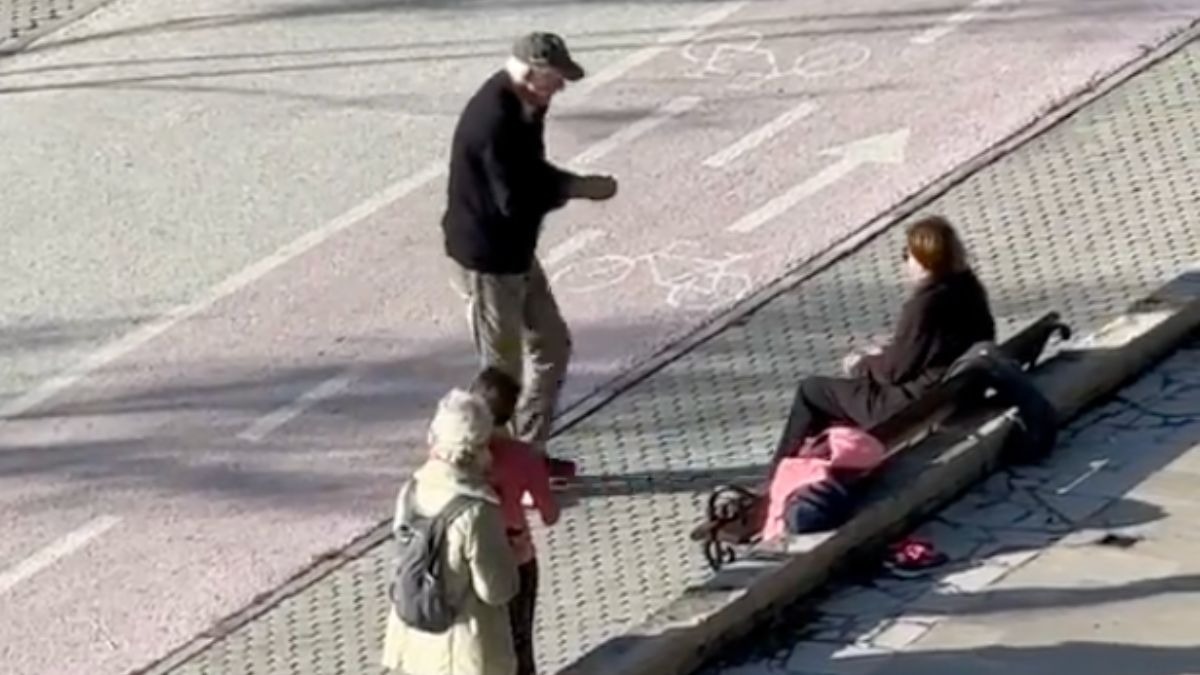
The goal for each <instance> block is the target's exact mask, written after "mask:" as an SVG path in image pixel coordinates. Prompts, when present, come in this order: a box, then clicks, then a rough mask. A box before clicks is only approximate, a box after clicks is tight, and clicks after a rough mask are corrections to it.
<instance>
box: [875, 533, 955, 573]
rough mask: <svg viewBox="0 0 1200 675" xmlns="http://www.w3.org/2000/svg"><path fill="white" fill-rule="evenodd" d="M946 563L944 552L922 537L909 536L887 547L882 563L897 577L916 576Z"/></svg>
mask: <svg viewBox="0 0 1200 675" xmlns="http://www.w3.org/2000/svg"><path fill="white" fill-rule="evenodd" d="M945 563H946V554H945V553H942V552H941V551H939V550H937V549H935V548H934V547H933V544H932V543H930V542H928V541H925V540H923V539H916V538H913V537H909V538H907V539H903V540H901V541H899V542H897V543H895V544H892V546H891V548H890V549H888V556H887V559H886V560H884V562H883V565H884V567H886V568H887V569H888V571H889V572H891V573H892V574H893V575H895V576H898V577H917V576H921V575H923V574H925V573H926V572H928V571H929V570H931V569H933V568H935V567H938V566H941V565H943V564H945Z"/></svg>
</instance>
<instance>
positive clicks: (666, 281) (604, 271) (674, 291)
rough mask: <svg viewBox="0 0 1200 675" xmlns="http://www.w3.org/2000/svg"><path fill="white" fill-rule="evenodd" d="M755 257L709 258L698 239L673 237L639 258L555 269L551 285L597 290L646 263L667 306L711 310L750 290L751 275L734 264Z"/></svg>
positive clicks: (585, 262) (607, 258)
mask: <svg viewBox="0 0 1200 675" xmlns="http://www.w3.org/2000/svg"><path fill="white" fill-rule="evenodd" d="M755 255H758V252H754V253H735V254H729V255H726V256H724V257H722V258H707V257H703V256H702V255H701V254H700V244H699V243H697V242H694V241H677V242H674V243H672V244H670V245H668V246H667V247H665V248H663V249H660V250H658V251H654V252H651V253H646V254H643V255H638V256H625V255H619V254H607V255H602V256H597V257H595V258H587V259H584V260H581V261H579V262H577V263H573V264H571V265H568V266H566V267H564V268H562V269H561V270H559V271H558V272H557V273H556V274H555V275H554V285H555V287H556V288H561V289H563V290H564V291H569V292H574V293H590V292H594V291H599V290H602V289H605V288H609V287H612V286H615V285H616V284H619V283H621V282H622V281H624V280H626V279H628V278H629V276H630V275H631V274H633V272H634V270H635V269H637V267H638V265H639V264H644V266H645V267H646V268H647V269H648V270H649V272H650V278H651V279H652V280H653V281H654V284H655V285H656V286H659V287H660V288H665V289H666V290H667V304H668V305H670V306H671V307H675V308H678V309H689V310H709V309H713V308H715V307H718V306H720V305H721V304H722V303H725V302H729V301H732V300H737V299H738V298H740V297H742V296H744V295H745V294H746V293H748V292H749V291H750V288H751V286H752V284H753V282H752V280H751V279H750V276H749V275H748V274H745V273H742V272H736V271H733V269H732V268H733V266H734V265H736V264H737V263H739V262H741V261H743V260H747V259H749V258H752V257H754V256H755Z"/></svg>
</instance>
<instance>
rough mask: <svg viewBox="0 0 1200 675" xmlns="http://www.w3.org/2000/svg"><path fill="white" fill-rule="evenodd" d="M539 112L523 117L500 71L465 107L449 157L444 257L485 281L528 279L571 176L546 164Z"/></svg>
mask: <svg viewBox="0 0 1200 675" xmlns="http://www.w3.org/2000/svg"><path fill="white" fill-rule="evenodd" d="M544 118H545V110H544V109H543V110H536V111H533V112H526V110H525V106H524V104H523V103H522V101H521V99H520V98H519V97H518V96H517V93H516V91H515V90H514V88H513V84H512V78H511V77H510V76H509V75H508V73H507V72H505V71H500V72H497V73H496V74H495V75H493V76H492V77H491V78H489V79H488V80H487V82H485V83H484V84H483V86H482V87H480V88H479V91H477V92H475V95H474V96H472V97H471V100H470V101H468V102H467V106H466V108H465V109H464V110H463V112H462V116H461V117H460V118H459V120H458V126H457V128H455V130H454V140H453V142H452V145H451V150H450V179H449V186H448V194H447V197H448V199H447V205H446V213H445V215H444V216H443V218H442V230H443V232H444V234H445V239H446V253H447V255H449V256H450V257H451V258H453V259H454V260H455V261H456V262H458V264H460V265H462V266H463V267H465V268H467V269H470V270H474V271H477V272H484V273H487V274H523V273H525V272H528V271H529V268H530V265H531V263H532V262H533V256H534V252H535V250H536V249H537V240H538V233H539V231H540V229H541V225H542V219H543V218H544V217H545V216H546V214H547V213H549V212H551V211H553V210H554V209H557V208H559V207H561V206H562V205H563V204H565V203H566V201H567V185H568V182H569V180H570V179H571V174H568V173H567V172H565V171H562V170H560V169H558V168H556V167H554V166H553V165H551V164H550V163H549V162H547V161H546V147H545V142H544V140H543V134H544V130H545V124H544Z"/></svg>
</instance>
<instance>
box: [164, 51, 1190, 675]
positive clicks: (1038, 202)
mask: <svg viewBox="0 0 1200 675" xmlns="http://www.w3.org/2000/svg"><path fill="white" fill-rule="evenodd" d="M1182 38H1183V39H1186V40H1190V41H1187V42H1186V46H1182V47H1181V45H1184V44H1185V42H1184V41H1180V42H1175V43H1173V44H1174V45H1175V50H1164V51H1163V52H1159V53H1155V54H1154V55H1153V59H1154V60H1153V62H1152V65H1147V64H1145V63H1143V64H1141V69H1140V70H1139V71H1138V72H1137V74H1136V75H1134V76H1133V77H1132V78H1130V79H1128V80H1126V81H1124V82H1123V83H1122V84H1119V85H1117V86H1115V87H1109V88H1106V89H1104V90H1103V91H1104V92H1105V93H1103V94H1102V95H1100V96H1099V97H1098V98H1096V99H1094V100H1092V101H1091V102H1090V103H1088V104H1087V105H1085V106H1083V107H1082V108H1081V109H1079V110H1078V111H1076V112H1075V113H1074V114H1073V115H1071V116H1070V117H1069V118H1068V119H1066V120H1065V121H1063V122H1062V123H1060V124H1058V125H1056V126H1054V127H1052V128H1049V129H1048V130H1046V131H1045V133H1042V134H1040V135H1037V136H1035V137H1034V138H1032V139H1029V140H1028V141H1027V142H1025V143H1023V144H1021V145H1019V146H1018V147H1016V148H1015V149H1013V150H1012V151H1011V152H1008V153H1006V154H1004V155H1003V156H1002V157H1001V158H999V159H997V160H996V161H994V162H992V163H990V164H988V165H987V166H985V167H983V168H981V169H978V170H975V171H971V172H968V173H969V175H965V176H962V177H960V179H959V180H958V181H956V182H955V184H954V185H953V187H951V188H950V189H948V190H946V191H945V192H943V193H941V194H940V195H937V196H936V198H935V199H934V200H933V201H932V202H930V203H929V204H927V205H926V206H925V207H924V208H923V209H922V210H921V211H922V212H935V213H944V214H947V216H948V217H950V218H951V219H952V220H953V221H954V222H956V223H957V224H958V226H959V228H960V229H961V231H962V233H963V235H964V237H965V239H966V241H967V244H968V246H969V248H970V251H971V254H972V257H973V262H974V267H975V269H976V271H977V273H978V274H979V275H980V278H981V279H983V280H984V283H985V285H986V286H987V288H988V291H989V295H990V297H991V303H992V307H993V311H994V313H995V314H996V317H997V321H998V324H999V325H998V328H999V332H1000V336H1001V338H1002V339H1003V338H1005V337H1007V336H1008V335H1011V334H1012V332H1014V331H1016V330H1018V329H1020V328H1021V327H1022V326H1024V325H1026V324H1027V323H1028V322H1030V321H1032V320H1034V319H1036V318H1038V317H1040V316H1041V315H1043V314H1044V313H1045V312H1046V311H1048V310H1056V311H1058V312H1060V313H1061V314H1062V316H1063V317H1064V318H1065V320H1066V321H1067V322H1068V323H1069V324H1070V325H1071V326H1072V327H1073V328H1074V329H1075V331H1076V334H1077V335H1078V336H1080V337H1085V336H1087V335H1088V334H1089V333H1090V332H1091V331H1093V330H1095V329H1097V328H1099V327H1100V326H1102V325H1104V324H1106V323H1108V322H1109V321H1110V320H1111V318H1112V317H1113V316H1114V315H1116V314H1119V313H1122V312H1124V311H1125V309H1126V307H1127V306H1128V304H1129V302H1130V301H1131V300H1132V299H1134V298H1139V297H1142V296H1144V295H1145V294H1147V293H1149V292H1150V291H1152V290H1153V289H1155V288H1157V287H1159V286H1160V285H1161V284H1162V283H1164V282H1165V281H1166V280H1168V279H1172V278H1175V277H1176V276H1177V275H1179V274H1181V273H1183V272H1185V271H1187V270H1191V269H1194V267H1195V264H1196V261H1197V260H1200V237H1197V236H1196V232H1197V229H1196V214H1197V213H1200V193H1198V192H1197V191H1196V189H1195V185H1194V169H1193V168H1192V164H1193V163H1194V157H1195V156H1196V154H1197V153H1198V152H1200V148H1197V145H1196V143H1197V142H1198V140H1200V126H1198V125H1200V114H1197V113H1196V101H1197V92H1200V79H1198V77H1197V74H1198V73H1200V65H1198V64H1200V43H1197V42H1196V41H1195V32H1194V31H1193V32H1190V33H1189V34H1188V35H1186V36H1182ZM904 225H905V221H901V222H899V223H895V224H894V225H893V226H892V227H889V228H888V229H887V230H886V231H884V232H882V233H881V234H879V235H878V236H876V237H874V238H873V239H872V240H870V241H868V242H867V243H865V244H864V245H862V246H861V247H858V248H857V249H855V250H853V251H852V252H851V253H850V254H849V255H844V256H842V257H840V258H838V259H836V260H834V261H833V262H831V263H830V264H828V265H824V266H821V267H819V270H818V271H815V272H814V273H812V274H811V275H807V276H800V277H797V280H796V281H794V282H793V283H792V284H790V285H788V286H787V287H786V289H785V290H782V291H781V292H779V293H778V294H776V295H774V296H773V297H772V298H770V299H769V301H766V302H765V304H762V305H761V306H758V307H756V308H754V311H751V312H749V313H745V312H742V313H739V314H738V315H736V316H735V317H734V318H733V320H731V321H728V322H726V323H725V324H723V327H722V328H720V329H719V330H716V331H715V332H714V334H713V335H712V336H711V337H710V339H708V340H705V341H703V342H702V343H700V344H699V345H697V346H695V348H693V349H690V350H688V351H686V352H684V353H681V354H678V355H676V356H675V358H673V359H672V360H670V362H669V363H666V364H665V365H663V366H662V368H661V369H659V370H657V371H656V372H654V373H653V374H651V375H650V376H648V377H646V378H645V379H643V380H641V381H639V382H637V383H635V384H634V385H632V386H630V387H629V388H627V389H625V390H624V391H622V392H621V393H620V395H619V396H617V397H616V398H614V399H613V400H611V401H610V402H609V403H607V404H606V405H604V406H603V407H601V408H600V409H598V410H596V411H594V412H593V413H592V414H590V415H588V416H586V417H584V418H583V419H581V420H579V421H578V423H577V424H574V425H573V426H570V427H569V428H567V429H566V430H565V431H564V432H563V433H562V434H560V435H559V436H557V437H556V438H555V439H554V440H553V443H552V448H553V449H554V450H555V451H556V452H559V453H562V454H564V455H566V456H570V457H572V458H575V459H577V460H578V461H579V462H580V464H581V466H582V468H583V471H584V473H585V476H584V477H583V478H581V479H580V480H579V481H577V484H576V485H575V486H574V487H573V488H572V489H571V490H570V491H569V492H568V493H566V494H565V495H564V499H565V501H566V508H565V509H564V513H563V518H562V520H561V521H560V522H559V523H558V524H557V525H556V526H555V527H553V528H548V529H547V528H538V529H536V530H535V537H536V539H537V542H538V548H539V552H540V553H539V556H540V561H541V562H540V569H541V580H540V593H539V604H538V613H537V624H538V625H537V635H536V638H537V654H538V658H539V665H540V667H541V669H542V672H559V670H560V669H561V668H562V667H564V666H566V665H568V664H570V663H571V662H572V661H573V660H575V659H576V658H578V657H579V656H580V655H581V654H584V653H586V652H587V651H588V650H590V649H592V648H594V647H596V646H597V645H600V644H601V643H604V642H606V641H608V640H618V641H619V640H620V639H621V638H622V633H623V632H625V630H626V629H627V628H628V627H629V626H630V625H631V624H637V623H638V622H639V621H640V620H641V619H643V618H644V617H646V616H647V615H648V614H649V613H651V612H654V611H655V610H658V609H660V608H662V607H663V606H664V605H666V604H667V603H669V602H670V601H672V600H674V599H676V598H677V597H678V596H679V594H680V593H682V592H683V591H684V589H686V588H687V587H688V586H689V585H691V584H696V583H699V582H701V581H703V580H704V579H706V578H707V577H708V575H709V574H710V572H709V571H708V569H707V567H706V565H705V563H704V561H703V558H702V556H701V554H700V548H699V547H698V546H697V545H696V544H695V543H694V542H691V541H689V539H688V536H687V535H688V532H689V531H690V530H691V528H692V527H693V526H694V525H695V523H696V522H697V519H698V518H699V517H700V514H701V513H702V512H703V508H704V503H705V500H706V498H707V496H708V491H709V490H711V488H712V487H714V486H715V485H717V484H720V483H723V482H728V481H731V480H733V481H743V480H747V478H746V477H747V476H750V478H749V480H755V479H756V478H757V477H758V476H760V475H761V472H762V471H763V470H764V467H763V464H764V463H765V461H766V457H767V455H768V454H769V450H770V448H771V447H773V445H772V444H773V441H774V438H775V435H776V434H777V433H778V427H779V423H780V420H782V419H783V418H784V415H785V414H786V412H787V409H788V406H789V404H790V399H791V395H792V392H793V390H794V387H795V383H796V380H797V379H798V378H799V377H801V376H803V375H806V374H811V373H814V372H816V373H831V372H836V369H837V367H838V363H839V360H840V358H841V357H842V356H843V355H844V354H845V353H846V352H847V351H849V350H851V349H854V348H858V347H861V346H862V345H863V344H870V343H877V342H878V341H879V340H882V339H886V337H887V331H888V330H889V328H890V326H891V325H892V324H893V323H894V321H895V316H896V313H897V309H898V305H899V302H900V298H901V297H903V294H904V293H905V289H904V286H903V281H902V279H903V275H902V274H901V265H902V263H901V260H900V258H899V256H898V255H897V252H898V250H899V248H900V245H901V242H902V239H903V232H904ZM812 271H813V270H810V272H812ZM1058 348H1059V345H1054V347H1053V349H1058ZM306 423H307V418H306V419H305V420H299V421H298V422H297V424H299V425H301V427H304V425H305V424H306ZM309 428H311V427H309ZM1025 501H1028V499H1025ZM384 532H385V533H386V529H384ZM392 564H393V552H392V550H391V548H390V546H389V545H388V541H387V540H386V539H384V538H374V539H370V540H368V541H364V542H360V543H358V544H356V545H355V546H354V547H352V549H351V550H349V551H347V552H346V553H344V554H343V555H340V556H339V557H337V558H336V559H334V560H331V561H328V564H327V565H326V566H324V567H318V568H317V569H316V570H314V571H313V572H312V574H311V575H307V576H306V577H304V578H303V579H300V580H298V581H297V582H293V583H289V584H286V585H284V586H282V587H280V588H279V589H277V592H276V593H275V594H273V595H272V596H269V597H266V598H263V599H262V601H260V602H257V603H254V604H253V605H252V606H250V607H248V608H247V609H246V611H245V612H242V613H240V614H239V615H237V616H236V617H231V618H230V619H229V620H228V621H225V622H222V624H221V625H220V626H218V627H216V628H215V629H214V630H211V631H206V632H205V633H204V634H203V635H199V636H197V638H196V639H195V640H193V641H190V642H189V643H188V644H187V645H185V646H184V647H183V648H182V649H180V650H178V651H176V652H173V653H172V654H171V655H170V657H169V658H167V659H166V660H164V661H162V662H160V663H158V664H156V666H155V667H154V668H152V669H150V670H149V671H147V672H146V673H145V674H144V675H160V674H164V673H170V674H171V675H218V674H223V673H231V672H236V673H241V674H243V675H259V674H271V675H274V674H275V673H278V672H288V673H291V674H293V675H317V674H321V675H326V674H328V675H335V674H341V673H370V672H374V671H376V670H377V666H376V665H375V664H376V663H377V662H378V657H379V651H380V645H381V642H382V636H383V620H384V616H385V613H386V611H387V606H388V599H387V595H386V583H387V580H388V578H389V576H388V575H389V570H390V569H391V566H392ZM786 635H787V634H785V637H786ZM618 644H619V642H618Z"/></svg>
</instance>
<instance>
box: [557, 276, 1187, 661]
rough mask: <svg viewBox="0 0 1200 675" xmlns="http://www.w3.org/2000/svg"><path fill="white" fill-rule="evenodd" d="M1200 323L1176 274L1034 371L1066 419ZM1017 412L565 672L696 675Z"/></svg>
mask: <svg viewBox="0 0 1200 675" xmlns="http://www.w3.org/2000/svg"><path fill="white" fill-rule="evenodd" d="M1198 329H1200V270H1197V271H1188V272H1186V273H1184V274H1182V275H1180V276H1179V277H1177V278H1176V279H1174V280H1173V281H1171V282H1170V283H1168V284H1166V285H1165V286H1163V287H1162V288H1160V289H1159V290H1157V291H1155V292H1154V293H1152V294H1151V295H1149V296H1147V297H1146V298H1144V299H1142V300H1140V301H1138V302H1137V303H1135V304H1134V305H1133V306H1131V307H1130V308H1129V309H1128V310H1127V311H1126V312H1125V313H1124V314H1122V315H1120V316H1118V317H1117V318H1116V319H1114V320H1113V321H1111V322H1110V323H1108V324H1107V325H1106V326H1104V327H1103V328H1101V329H1100V330H1098V331H1096V332H1095V333H1093V334H1092V335H1090V336H1088V337H1085V338H1083V339H1081V340H1079V341H1077V342H1075V343H1073V344H1071V345H1070V346H1069V348H1068V349H1066V350H1064V351H1062V352H1061V353H1059V354H1057V355H1056V356H1054V357H1053V358H1051V359H1050V360H1048V361H1047V362H1045V363H1044V364H1042V365H1041V366H1040V367H1039V368H1038V369H1037V372H1036V373H1035V376H1034V377H1035V380H1036V381H1037V384H1038V386H1039V387H1040V388H1041V389H1042V391H1043V393H1045V394H1046V396H1047V397H1048V398H1049V399H1050V400H1051V402H1052V403H1053V404H1054V406H1055V408H1056V409H1057V410H1058V412H1059V417H1060V420H1061V421H1064V422H1065V421H1067V420H1069V419H1070V418H1072V417H1074V416H1075V415H1076V414H1078V413H1079V412H1080V411H1081V410H1083V409H1084V408H1086V407H1087V406H1089V405H1091V404H1093V403H1094V402H1096V401H1097V400H1098V399H1100V398H1102V397H1103V396H1106V395H1108V394H1110V393H1111V392H1113V391H1114V390H1115V389H1117V388H1118V387H1119V386H1120V385H1121V384H1123V383H1124V382H1126V381H1128V380H1129V379H1131V378H1133V377H1135V376H1137V375H1138V374H1140V373H1141V372H1143V371H1144V370H1145V369H1146V368H1147V367H1149V366H1150V365H1152V364H1153V363H1155V362H1157V361H1158V360H1160V359H1162V358H1164V357H1165V356H1167V355H1168V354H1170V352H1172V351H1174V349H1175V348H1177V347H1178V346H1179V345H1180V343H1182V342H1183V341H1184V340H1186V339H1187V338H1188V337H1189V336H1190V335H1191V334H1192V333H1194V332H1195V331H1196V330H1198ZM1012 414H1013V413H1012V412H1011V411H1009V410H1000V409H992V410H981V411H979V412H978V413H977V414H975V415H971V416H968V417H966V418H965V419H963V420H961V421H960V422H958V423H956V425H955V426H954V428H951V429H946V430H944V431H943V432H941V433H938V434H937V435H935V436H933V437H930V438H929V439H927V440H926V441H924V442H922V443H920V444H918V445H917V446H915V447H913V448H911V449H910V450H909V451H907V452H905V453H904V454H903V455H901V456H900V457H899V458H898V460H897V461H896V462H894V463H893V464H891V465H890V466H889V469H888V472H887V473H886V474H885V475H884V476H882V477H881V481H880V483H879V484H878V485H876V486H875V487H874V489H873V490H872V492H871V494H870V495H869V496H868V497H867V501H866V503H865V505H864V506H863V508H862V509H861V510H860V512H859V513H858V515H857V516H855V517H854V518H853V519H852V520H851V521H850V522H848V523H847V524H846V525H844V526H842V527H841V528H839V529H838V530H837V531H835V532H830V533H822V534H818V535H809V536H805V537H797V538H795V539H793V540H792V541H791V542H789V543H788V544H787V545H786V547H781V548H779V549H777V550H767V549H762V550H756V551H754V552H752V553H751V554H750V555H749V556H748V557H747V558H745V559H743V560H739V561H737V562H735V563H733V564H731V565H729V566H728V567H726V568H725V569H723V570H722V571H721V572H719V573H718V574H717V575H715V576H714V577H712V578H711V579H710V580H708V581H707V582H705V583H703V584H700V585H698V586H694V587H691V588H689V589H687V590H686V591H684V593H683V594H682V595H681V596H680V597H679V598H678V599H677V600H675V601H674V602H672V603H671V604H669V605H667V606H666V607H664V608H663V609H661V610H660V611H658V612H656V613H655V614H654V615H652V616H651V617H650V618H649V619H647V620H646V621H645V622H644V623H642V624H641V625H639V626H637V627H635V628H633V629H631V630H629V631H628V632H626V633H625V634H624V635H621V636H619V637H616V638H613V639H611V640H609V641H608V642H606V643H604V644H602V645H600V646H599V647H597V648H596V649H594V650H592V651H591V652H589V653H588V654H585V655H584V656H583V657H582V658H580V659H579V660H577V661H575V662H574V663H572V664H571V665H569V666H567V667H566V668H564V669H562V670H560V671H559V674H560V675H610V674H611V673H621V674H622V675H684V674H686V673H689V672H692V671H693V670H694V669H695V668H697V667H699V666H700V665H702V664H703V662H704V661H705V660H706V659H707V657H709V656H711V655H712V654H714V653H715V651H716V650H718V649H719V648H720V647H721V646H723V645H725V644H727V643H729V642H730V641H731V640H733V639H736V638H738V637H740V636H742V635H744V634H745V633H746V632H748V631H749V630H751V629H752V628H754V627H755V626H757V625H759V624H760V623H762V622H763V621H764V620H766V619H769V618H770V616H771V614H772V612H773V611H775V610H778V609H780V608H782V607H783V606H786V605H789V604H792V603H794V602H796V601H798V600H801V599H802V598H803V597H804V596H806V595H808V594H810V593H812V592H813V591H815V590H816V589H817V588H818V587H819V586H820V585H821V584H822V583H823V582H824V581H825V580H826V579H828V578H829V577H830V576H831V575H833V574H834V573H835V572H836V571H837V570H838V569H842V568H844V566H845V565H846V564H847V563H848V562H849V561H850V560H851V559H852V558H853V557H855V556H857V555H860V554H861V553H863V552H865V551H869V550H873V549H875V548H877V547H878V546H880V545H881V544H883V543H886V542H887V541H889V540H890V539H892V538H893V537H895V536H896V535H898V534H899V533H901V532H903V531H904V530H905V529H907V527H908V526H910V525H911V524H913V523H914V522H915V521H917V520H919V519H920V518H922V517H923V516H925V515H927V514H929V513H931V512H933V511H936V510H937V509H938V508H939V507H940V506H942V505H944V504H945V503H946V502H947V501H949V500H951V499H953V498H954V497H956V496H957V495H959V494H961V493H962V492H963V491H964V490H965V489H966V488H968V487H970V486H971V485H972V484H974V483H975V482H977V481H978V480H979V479H980V478H982V477H984V476H986V475H987V474H989V473H991V471H992V470H994V469H995V468H996V466H997V464H998V462H999V454H1000V450H1001V448H1002V446H1003V440H1004V438H1005V435H1006V433H1007V432H1008V430H1009V428H1010V426H1011V425H1012V423H1013V418H1012Z"/></svg>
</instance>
